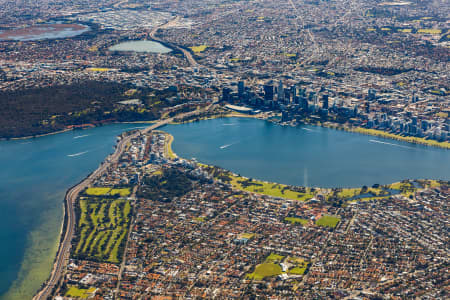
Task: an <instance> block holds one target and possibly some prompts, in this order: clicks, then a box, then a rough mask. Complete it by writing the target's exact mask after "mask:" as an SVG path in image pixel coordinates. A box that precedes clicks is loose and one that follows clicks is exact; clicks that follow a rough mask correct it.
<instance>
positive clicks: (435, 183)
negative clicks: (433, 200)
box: [425, 180, 441, 188]
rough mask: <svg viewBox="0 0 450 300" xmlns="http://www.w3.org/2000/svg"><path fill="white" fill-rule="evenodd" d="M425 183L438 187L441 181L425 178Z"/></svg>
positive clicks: (430, 186)
mask: <svg viewBox="0 0 450 300" xmlns="http://www.w3.org/2000/svg"><path fill="white" fill-rule="evenodd" d="M425 185H426V186H427V187H429V188H435V187H440V186H441V183H440V182H439V181H437V180H427V181H426V183H425Z"/></svg>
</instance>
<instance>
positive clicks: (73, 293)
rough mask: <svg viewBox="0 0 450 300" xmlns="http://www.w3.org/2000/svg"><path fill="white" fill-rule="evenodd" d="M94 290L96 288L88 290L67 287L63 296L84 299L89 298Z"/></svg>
mask: <svg viewBox="0 0 450 300" xmlns="http://www.w3.org/2000/svg"><path fill="white" fill-rule="evenodd" d="M95 290H96V288H94V287H92V288H89V289H81V288H78V287H76V286H71V287H69V289H68V290H67V292H66V294H65V295H64V296H65V297H73V298H81V299H86V298H88V297H89V296H91V295H92V293H93V292H95Z"/></svg>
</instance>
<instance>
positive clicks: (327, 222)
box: [316, 215, 341, 228]
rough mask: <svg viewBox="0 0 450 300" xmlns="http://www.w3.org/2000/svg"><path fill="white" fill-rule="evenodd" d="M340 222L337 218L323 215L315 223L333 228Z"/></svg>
mask: <svg viewBox="0 0 450 300" xmlns="http://www.w3.org/2000/svg"><path fill="white" fill-rule="evenodd" d="M340 221H341V218H339V217H336V216H327V215H325V216H323V217H321V218H320V219H318V220H317V221H316V225H319V226H325V227H330V228H335V227H336V226H337V224H338V223H339V222H340Z"/></svg>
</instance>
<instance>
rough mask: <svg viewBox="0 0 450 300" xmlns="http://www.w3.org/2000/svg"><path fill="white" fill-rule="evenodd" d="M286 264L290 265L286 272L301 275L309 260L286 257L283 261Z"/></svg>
mask: <svg viewBox="0 0 450 300" xmlns="http://www.w3.org/2000/svg"><path fill="white" fill-rule="evenodd" d="M285 262H286V263H287V264H288V265H290V266H292V267H291V268H290V269H289V270H288V274H292V275H303V274H305V272H306V269H307V268H308V265H309V262H307V261H306V260H304V259H301V258H298V257H288V258H286V261H285Z"/></svg>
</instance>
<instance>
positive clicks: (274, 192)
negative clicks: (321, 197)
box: [229, 174, 314, 201]
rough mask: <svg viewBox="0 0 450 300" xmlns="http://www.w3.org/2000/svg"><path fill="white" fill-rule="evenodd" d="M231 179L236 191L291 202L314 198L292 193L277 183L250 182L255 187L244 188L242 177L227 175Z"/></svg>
mask: <svg viewBox="0 0 450 300" xmlns="http://www.w3.org/2000/svg"><path fill="white" fill-rule="evenodd" d="M229 176H230V177H231V185H232V186H233V187H234V188H236V189H238V190H243V191H247V192H252V193H258V194H263V195H268V196H272V197H278V198H285V199H293V200H300V201H307V200H309V199H311V198H312V197H314V195H312V194H310V193H305V194H303V193H299V192H296V191H292V190H289V189H286V188H287V186H286V185H284V184H278V183H271V182H265V181H259V180H252V183H254V184H256V185H253V184H252V185H249V186H246V187H244V186H243V185H242V183H240V181H243V180H245V179H244V178H243V177H238V176H235V175H233V174H230V175H229Z"/></svg>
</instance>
